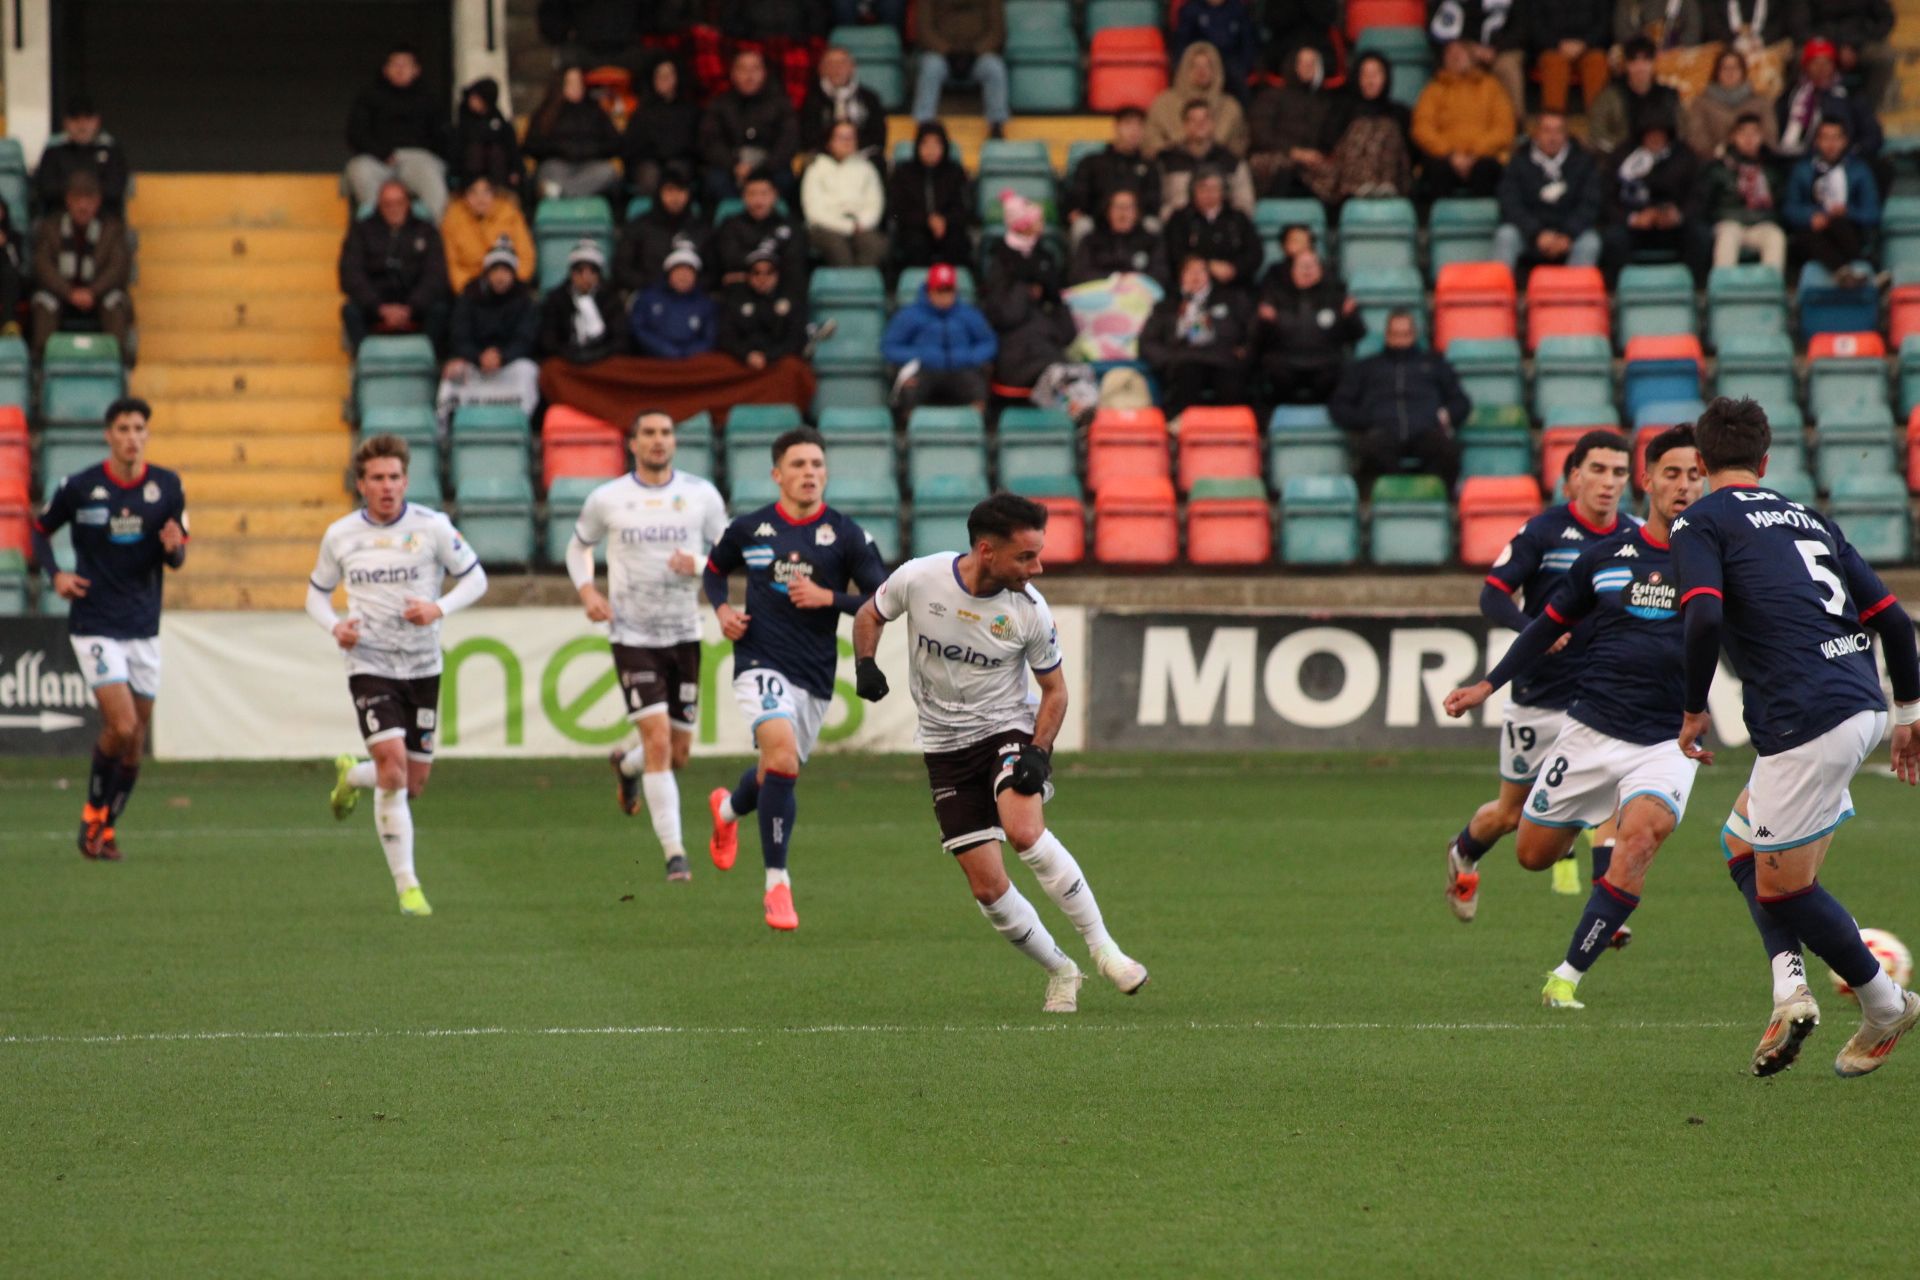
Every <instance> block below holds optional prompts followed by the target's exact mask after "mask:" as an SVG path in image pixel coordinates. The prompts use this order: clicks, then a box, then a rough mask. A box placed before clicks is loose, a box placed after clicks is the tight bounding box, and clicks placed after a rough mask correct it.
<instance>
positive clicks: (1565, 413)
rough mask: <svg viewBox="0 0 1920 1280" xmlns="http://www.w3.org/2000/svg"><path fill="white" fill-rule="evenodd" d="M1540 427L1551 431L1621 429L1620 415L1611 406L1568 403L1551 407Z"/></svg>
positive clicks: (1541, 420)
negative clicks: (1565, 429)
mask: <svg viewBox="0 0 1920 1280" xmlns="http://www.w3.org/2000/svg"><path fill="white" fill-rule="evenodd" d="M1540 427H1541V429H1542V430H1544V431H1551V430H1553V429H1554V428H1555V427H1583V428H1585V429H1587V430H1592V429H1593V428H1595V427H1612V428H1613V429H1614V430H1616V431H1618V430H1619V429H1620V413H1619V411H1618V410H1617V409H1615V408H1614V407H1613V406H1612V405H1611V404H1580V403H1577V402H1575V401H1571V400H1569V401H1567V402H1566V403H1565V404H1557V405H1552V406H1550V407H1549V408H1548V409H1547V411H1546V414H1545V416H1543V417H1542V418H1541V419H1540Z"/></svg>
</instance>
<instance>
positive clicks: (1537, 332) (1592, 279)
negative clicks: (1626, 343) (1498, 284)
mask: <svg viewBox="0 0 1920 1280" xmlns="http://www.w3.org/2000/svg"><path fill="white" fill-rule="evenodd" d="M1607 322H1608V307H1607V286H1606V282H1605V280H1604V279H1602V277H1601V275H1600V268H1598V267H1535V268H1534V271H1533V274H1532V275H1531V276H1529V277H1528V278H1527V349H1528V350H1529V351H1538V350H1539V349H1540V343H1541V340H1542V339H1544V338H1551V337H1560V336H1570V335H1580V334H1587V335H1598V336H1599V337H1601V338H1603V339H1604V338H1606V337H1607Z"/></svg>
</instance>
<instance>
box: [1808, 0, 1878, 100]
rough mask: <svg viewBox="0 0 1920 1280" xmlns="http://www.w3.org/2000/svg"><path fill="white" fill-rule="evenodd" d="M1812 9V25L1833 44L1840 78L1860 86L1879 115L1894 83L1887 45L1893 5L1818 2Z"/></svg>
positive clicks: (1870, 0)
mask: <svg viewBox="0 0 1920 1280" xmlns="http://www.w3.org/2000/svg"><path fill="white" fill-rule="evenodd" d="M1809 8H1810V9H1811V10H1812V13H1811V15H1810V17H1811V22H1810V24H1809V25H1811V26H1812V28H1813V29H1814V30H1815V31H1816V32H1818V33H1819V36H1822V37H1825V38H1826V39H1827V40H1828V41H1831V42H1832V44H1833V46H1834V60H1835V62H1837V63H1838V64H1839V70H1840V74H1841V75H1842V76H1844V77H1846V79H1847V80H1848V81H1850V82H1854V83H1856V84H1857V85H1858V88H1859V96H1860V99H1861V101H1862V102H1864V103H1865V104H1866V108H1867V110H1868V111H1875V112H1877V111H1879V110H1880V109H1881V108H1882V107H1884V106H1885V105H1886V102H1887V88H1888V86H1889V85H1891V84H1892V83H1893V66H1894V57H1893V50H1892V49H1891V48H1890V47H1889V46H1888V44H1887V37H1889V36H1891V35H1892V34H1893V5H1892V4H1891V3H1890V2H1889V0H1818V2H1817V3H1815V4H1812V5H1810V6H1809ZM1816 38H1818V37H1816Z"/></svg>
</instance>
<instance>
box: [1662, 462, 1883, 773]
mask: <svg viewBox="0 0 1920 1280" xmlns="http://www.w3.org/2000/svg"><path fill="white" fill-rule="evenodd" d="M1673 556H1674V569H1675V570H1676V572H1678V574H1679V575H1680V600H1681V603H1682V604H1683V605H1684V604H1685V603H1686V601H1688V600H1690V599H1692V598H1693V597H1695V596H1699V595H1715V596H1719V597H1721V600H1722V602H1723V603H1722V608H1723V610H1724V614H1723V616H1724V624H1723V626H1722V628H1721V633H1720V634H1721V643H1722V644H1723V645H1724V646H1725V647H1726V651H1727V657H1728V658H1729V659H1730V660H1731V661H1732V663H1733V669H1734V671H1735V673H1736V674H1738V675H1739V677H1740V679H1741V680H1742V681H1743V682H1744V683H1745V703H1746V720H1747V731H1748V732H1749V733H1750V734H1752V735H1753V746H1754V750H1756V751H1758V752H1759V753H1760V754H1761V755H1763V756H1765V755H1773V754H1775V753H1776V752H1780V751H1785V750H1787V749H1788V748H1790V747H1797V746H1799V745H1800V744H1801V743H1803V742H1807V741H1810V740H1812V739H1814V738H1817V737H1819V736H1820V735H1821V734H1823V733H1825V732H1826V731H1827V730H1829V729H1831V728H1833V727H1834V726H1835V725H1837V724H1839V723H1840V722H1841V721H1842V720H1845V719H1847V718H1848V717H1850V716H1853V715H1857V714H1858V713H1860V712H1862V711H1884V710H1886V707H1887V699H1886V695H1885V694H1884V693H1883V692H1882V691H1881V688H1880V672H1879V669H1878V667H1877V666H1876V665H1875V663H1874V658H1873V638H1872V634H1871V633H1870V632H1868V631H1866V630H1863V629H1862V627H1861V623H1862V622H1864V621H1865V620H1866V619H1868V618H1871V617H1872V616H1873V615H1874V614H1876V613H1878V612H1880V611H1881V610H1882V609H1885V608H1886V607H1887V606H1888V605H1890V604H1892V603H1893V602H1894V597H1893V593H1892V592H1890V591H1888V590H1887V587H1886V584H1885V583H1884V582H1882V581H1880V575H1879V574H1877V573H1875V572H1874V571H1873V570H1872V569H1870V568H1868V567H1867V562H1866V561H1864V560H1862V559H1861V558H1860V553H1859V552H1857V551H1855V550H1854V549H1853V547H1852V545H1851V544H1850V543H1848V541H1847V540H1846V538H1845V536H1843V535H1842V534H1841V532H1840V527H1839V526H1838V525H1836V524H1835V523H1834V522H1833V521H1832V520H1830V519H1828V518H1827V517H1826V516H1824V515H1821V514H1820V513H1819V512H1817V511H1812V510H1809V509H1808V508H1807V507H1805V506H1803V505H1802V504H1800V503H1798V502H1792V501H1789V500H1788V499H1786V498H1783V497H1781V496H1780V495H1779V494H1777V493H1775V492H1773V490H1771V489H1765V488H1759V487H1756V486H1753V485H1729V486H1727V487H1725V488H1721V489H1716V490H1714V491H1713V492H1712V493H1710V494H1708V495H1707V496H1706V497H1704V498H1702V499H1700V501H1698V502H1696V503H1694V504H1693V505H1692V506H1690V507H1688V508H1687V510H1686V513H1685V514H1684V515H1683V516H1682V517H1681V518H1680V519H1678V520H1676V521H1674V524H1673Z"/></svg>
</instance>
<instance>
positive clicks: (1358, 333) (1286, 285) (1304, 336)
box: [1259, 263, 1367, 373]
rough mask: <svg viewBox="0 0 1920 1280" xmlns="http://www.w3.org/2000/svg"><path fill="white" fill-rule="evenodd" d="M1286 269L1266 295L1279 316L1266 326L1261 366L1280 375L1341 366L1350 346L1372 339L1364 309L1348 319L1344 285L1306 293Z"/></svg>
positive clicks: (1325, 284) (1326, 282)
mask: <svg viewBox="0 0 1920 1280" xmlns="http://www.w3.org/2000/svg"><path fill="white" fill-rule="evenodd" d="M1286 270H1287V268H1286V265H1285V264H1284V263H1283V264H1280V265H1278V266H1276V267H1275V268H1274V271H1273V273H1270V274H1269V276H1268V278H1267V280H1266V281H1265V282H1264V283H1263V285H1262V287H1261V290H1260V302H1261V304H1262V305H1263V306H1270V307H1272V308H1273V309H1274V312H1275V318H1274V319H1272V320H1262V321H1261V322H1260V337H1259V345H1260V363H1261V364H1262V365H1264V366H1265V367H1266V368H1267V369H1268V370H1270V371H1272V372H1275V373H1291V372H1296V371H1299V370H1306V369H1326V368H1331V367H1333V366H1336V365H1338V364H1339V363H1340V362H1341V361H1342V360H1344V359H1345V358H1346V348H1347V346H1348V345H1349V344H1351V343H1355V342H1358V341H1359V340H1360V339H1361V338H1364V337H1365V336H1366V334H1367V322H1366V321H1365V320H1362V319H1361V318H1360V313H1359V311H1358V310H1356V311H1354V312H1353V314H1351V315H1347V314H1345V312H1344V310H1343V309H1344V307H1345V305H1346V301H1347V291H1346V290H1345V289H1344V288H1342V287H1341V285H1340V282H1339V281H1337V280H1334V279H1331V278H1328V279H1323V280H1321V281H1320V283H1319V284H1317V285H1315V286H1313V288H1311V289H1307V290H1304V291H1302V290H1300V289H1296V288H1294V286H1293V281H1292V280H1291V279H1290V278H1288V277H1287V276H1286V275H1284V274H1283V273H1284V272H1285V271H1286Z"/></svg>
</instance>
